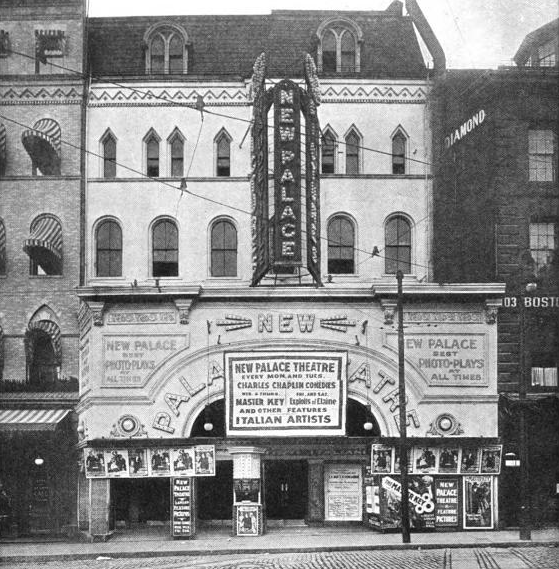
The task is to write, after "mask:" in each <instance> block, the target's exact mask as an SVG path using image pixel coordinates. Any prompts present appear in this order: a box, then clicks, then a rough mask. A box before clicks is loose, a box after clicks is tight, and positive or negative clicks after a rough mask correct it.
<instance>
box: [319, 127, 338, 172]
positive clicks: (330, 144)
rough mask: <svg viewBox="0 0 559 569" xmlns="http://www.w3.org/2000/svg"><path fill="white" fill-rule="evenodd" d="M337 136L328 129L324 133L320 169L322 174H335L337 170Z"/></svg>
mask: <svg viewBox="0 0 559 569" xmlns="http://www.w3.org/2000/svg"><path fill="white" fill-rule="evenodd" d="M336 150H337V138H336V135H335V134H334V132H333V131H332V130H330V129H326V130H325V131H324V134H323V135H322V146H321V148H320V152H321V154H320V158H321V160H320V170H321V172H322V174H334V173H335V171H336Z"/></svg>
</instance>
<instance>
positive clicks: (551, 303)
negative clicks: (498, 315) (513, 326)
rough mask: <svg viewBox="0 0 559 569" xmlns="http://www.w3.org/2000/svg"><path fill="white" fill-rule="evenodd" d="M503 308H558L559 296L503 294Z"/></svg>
mask: <svg viewBox="0 0 559 569" xmlns="http://www.w3.org/2000/svg"><path fill="white" fill-rule="evenodd" d="M503 306H504V307H505V308H517V307H519V306H524V308H559V296H505V297H504V298H503Z"/></svg>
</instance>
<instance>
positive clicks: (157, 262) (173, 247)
mask: <svg viewBox="0 0 559 569" xmlns="http://www.w3.org/2000/svg"><path fill="white" fill-rule="evenodd" d="M152 258H153V265H152V276H154V277H177V276H178V274H179V232H178V229H177V226H176V224H175V222H174V221H171V220H170V219H161V220H159V221H157V222H156V223H155V224H154V225H153V230H152Z"/></svg>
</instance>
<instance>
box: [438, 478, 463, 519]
mask: <svg viewBox="0 0 559 569" xmlns="http://www.w3.org/2000/svg"><path fill="white" fill-rule="evenodd" d="M435 525H436V526H437V527H456V526H458V479H456V478H439V479H438V480H435Z"/></svg>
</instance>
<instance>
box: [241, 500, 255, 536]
mask: <svg viewBox="0 0 559 569" xmlns="http://www.w3.org/2000/svg"><path fill="white" fill-rule="evenodd" d="M258 526H259V520H258V506H237V535H241V536H247V535H258Z"/></svg>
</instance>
